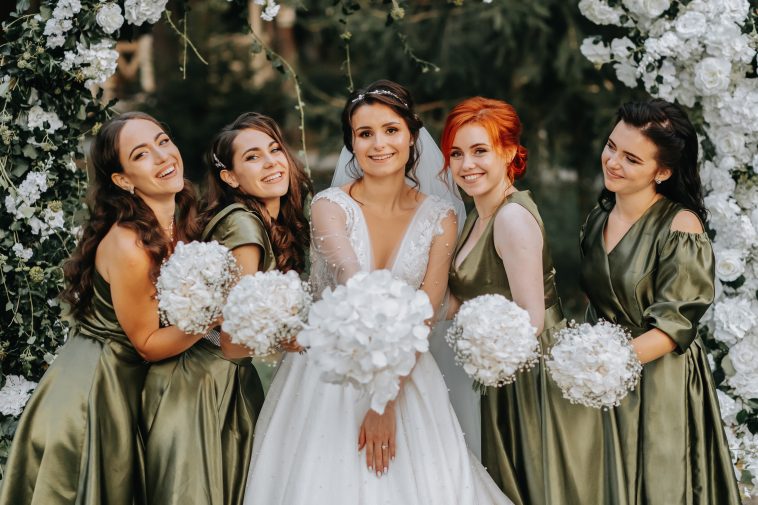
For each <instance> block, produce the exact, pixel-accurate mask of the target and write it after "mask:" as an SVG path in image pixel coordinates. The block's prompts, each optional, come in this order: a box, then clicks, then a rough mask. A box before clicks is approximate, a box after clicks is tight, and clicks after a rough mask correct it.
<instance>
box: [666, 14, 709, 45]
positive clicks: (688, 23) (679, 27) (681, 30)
mask: <svg viewBox="0 0 758 505" xmlns="http://www.w3.org/2000/svg"><path fill="white" fill-rule="evenodd" d="M674 27H675V29H676V33H677V34H678V35H679V36H680V37H682V38H684V39H690V38H692V37H700V36H701V35H703V34H704V33H705V31H706V29H707V28H708V22H707V20H706V18H705V15H704V14H703V13H702V12H697V11H688V12H685V13H684V14H682V15H681V16H679V17H678V18H677V19H676V21H674Z"/></svg>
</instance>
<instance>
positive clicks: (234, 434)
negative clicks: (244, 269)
mask: <svg viewBox="0 0 758 505" xmlns="http://www.w3.org/2000/svg"><path fill="white" fill-rule="evenodd" d="M203 240H216V241H217V242H219V243H220V244H222V245H224V246H226V247H227V248H229V249H230V250H233V249H235V248H237V247H241V246H245V245H258V246H260V247H261V249H262V250H263V255H262V261H261V268H260V269H261V270H262V271H265V270H269V269H271V268H274V267H275V258H274V254H273V251H272V247H271V241H270V240H269V238H268V235H267V234H266V231H265V229H264V227H263V223H262V222H261V220H260V218H259V217H258V216H257V215H255V214H254V213H252V212H250V211H249V210H248V209H247V208H246V207H244V206H242V205H240V204H232V205H229V206H227V207H226V208H224V209H223V210H221V211H220V212H219V213H218V214H217V215H216V216H215V217H214V218H213V219H212V220H211V221H210V222H209V223H208V225H207V226H206V227H205V230H204V231H203ZM262 405H263V388H262V386H261V381H260V378H259V377H258V373H257V372H256V370H255V368H254V367H253V364H252V361H251V360H250V358H243V359H228V358H225V357H224V356H223V354H222V352H221V349H220V348H219V347H218V345H216V343H213V342H211V341H210V340H207V339H202V340H200V341H198V343H197V344H195V345H194V346H193V347H191V348H190V349H188V350H187V351H185V352H184V353H182V354H181V355H179V356H176V357H174V358H171V359H169V360H166V361H162V362H160V363H157V364H154V365H153V366H152V367H151V368H150V372H149V373H148V376H147V379H146V381H145V389H144V391H143V416H142V427H143V430H144V432H145V454H146V456H145V482H146V489H145V492H146V496H147V502H148V503H149V504H155V505H242V503H243V499H244V496H245V483H246V481H247V474H248V469H249V467H250V457H251V454H252V449H253V432H254V429H255V422H256V420H257V417H258V413H259V412H260V409H261V406H262Z"/></svg>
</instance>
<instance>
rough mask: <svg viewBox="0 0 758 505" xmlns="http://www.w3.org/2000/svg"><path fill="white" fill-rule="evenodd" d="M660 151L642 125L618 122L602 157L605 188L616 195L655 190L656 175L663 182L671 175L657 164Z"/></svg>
mask: <svg viewBox="0 0 758 505" xmlns="http://www.w3.org/2000/svg"><path fill="white" fill-rule="evenodd" d="M657 154H658V148H657V147H656V146H655V144H654V143H653V141H652V140H650V139H649V138H647V137H646V136H645V135H643V133H642V132H641V131H640V129H639V128H636V127H634V126H631V125H628V124H626V123H625V122H623V121H619V123H618V124H617V125H616V127H615V128H614V129H613V131H612V132H611V135H610V136H609V137H608V142H607V143H606V144H605V148H604V149H603V154H602V155H601V156H600V161H601V164H602V168H603V182H604V184H605V187H606V189H607V190H608V191H612V192H613V193H616V194H617V195H633V194H637V193H639V192H640V191H653V192H655V180H656V178H657V179H658V180H660V181H664V180H666V179H668V178H669V177H670V176H671V171H670V170H669V169H668V168H665V167H661V166H660V165H659V164H658V161H657V159H656V156H657Z"/></svg>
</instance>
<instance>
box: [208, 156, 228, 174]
mask: <svg viewBox="0 0 758 505" xmlns="http://www.w3.org/2000/svg"><path fill="white" fill-rule="evenodd" d="M211 157H212V158H213V164H214V165H216V168H220V169H221V170H226V165H224V164H223V163H221V160H220V159H218V156H216V153H211Z"/></svg>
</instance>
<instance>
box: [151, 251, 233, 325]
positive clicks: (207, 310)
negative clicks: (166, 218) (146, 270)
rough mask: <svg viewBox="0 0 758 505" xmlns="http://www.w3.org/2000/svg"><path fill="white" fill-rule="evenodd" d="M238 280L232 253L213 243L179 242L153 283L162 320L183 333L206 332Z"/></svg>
mask: <svg viewBox="0 0 758 505" xmlns="http://www.w3.org/2000/svg"><path fill="white" fill-rule="evenodd" d="M238 278H239V267H238V266H237V262H236V261H235V259H234V256H233V255H232V253H231V251H229V249H227V248H226V247H224V246H222V245H221V244H219V243H218V242H216V241H215V240H214V241H212V242H190V243H189V244H185V243H184V242H179V243H178V244H176V249H174V253H173V254H172V255H171V257H170V258H168V260H166V261H165V262H164V263H163V266H161V272H160V275H159V276H158V281H157V282H156V285H155V287H156V290H157V295H156V298H157V299H158V310H159V312H160V315H161V321H163V322H164V324H170V325H174V326H176V327H178V328H179V329H180V330H182V331H184V332H186V333H192V334H198V333H203V332H205V331H207V330H208V329H209V327H210V325H211V324H212V323H213V322H214V321H215V320H217V319H218V318H219V317H220V316H221V311H222V308H223V307H224V304H225V303H226V297H227V295H228V294H229V291H230V290H231V289H232V286H234V284H235V283H236V282H237V279H238Z"/></svg>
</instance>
